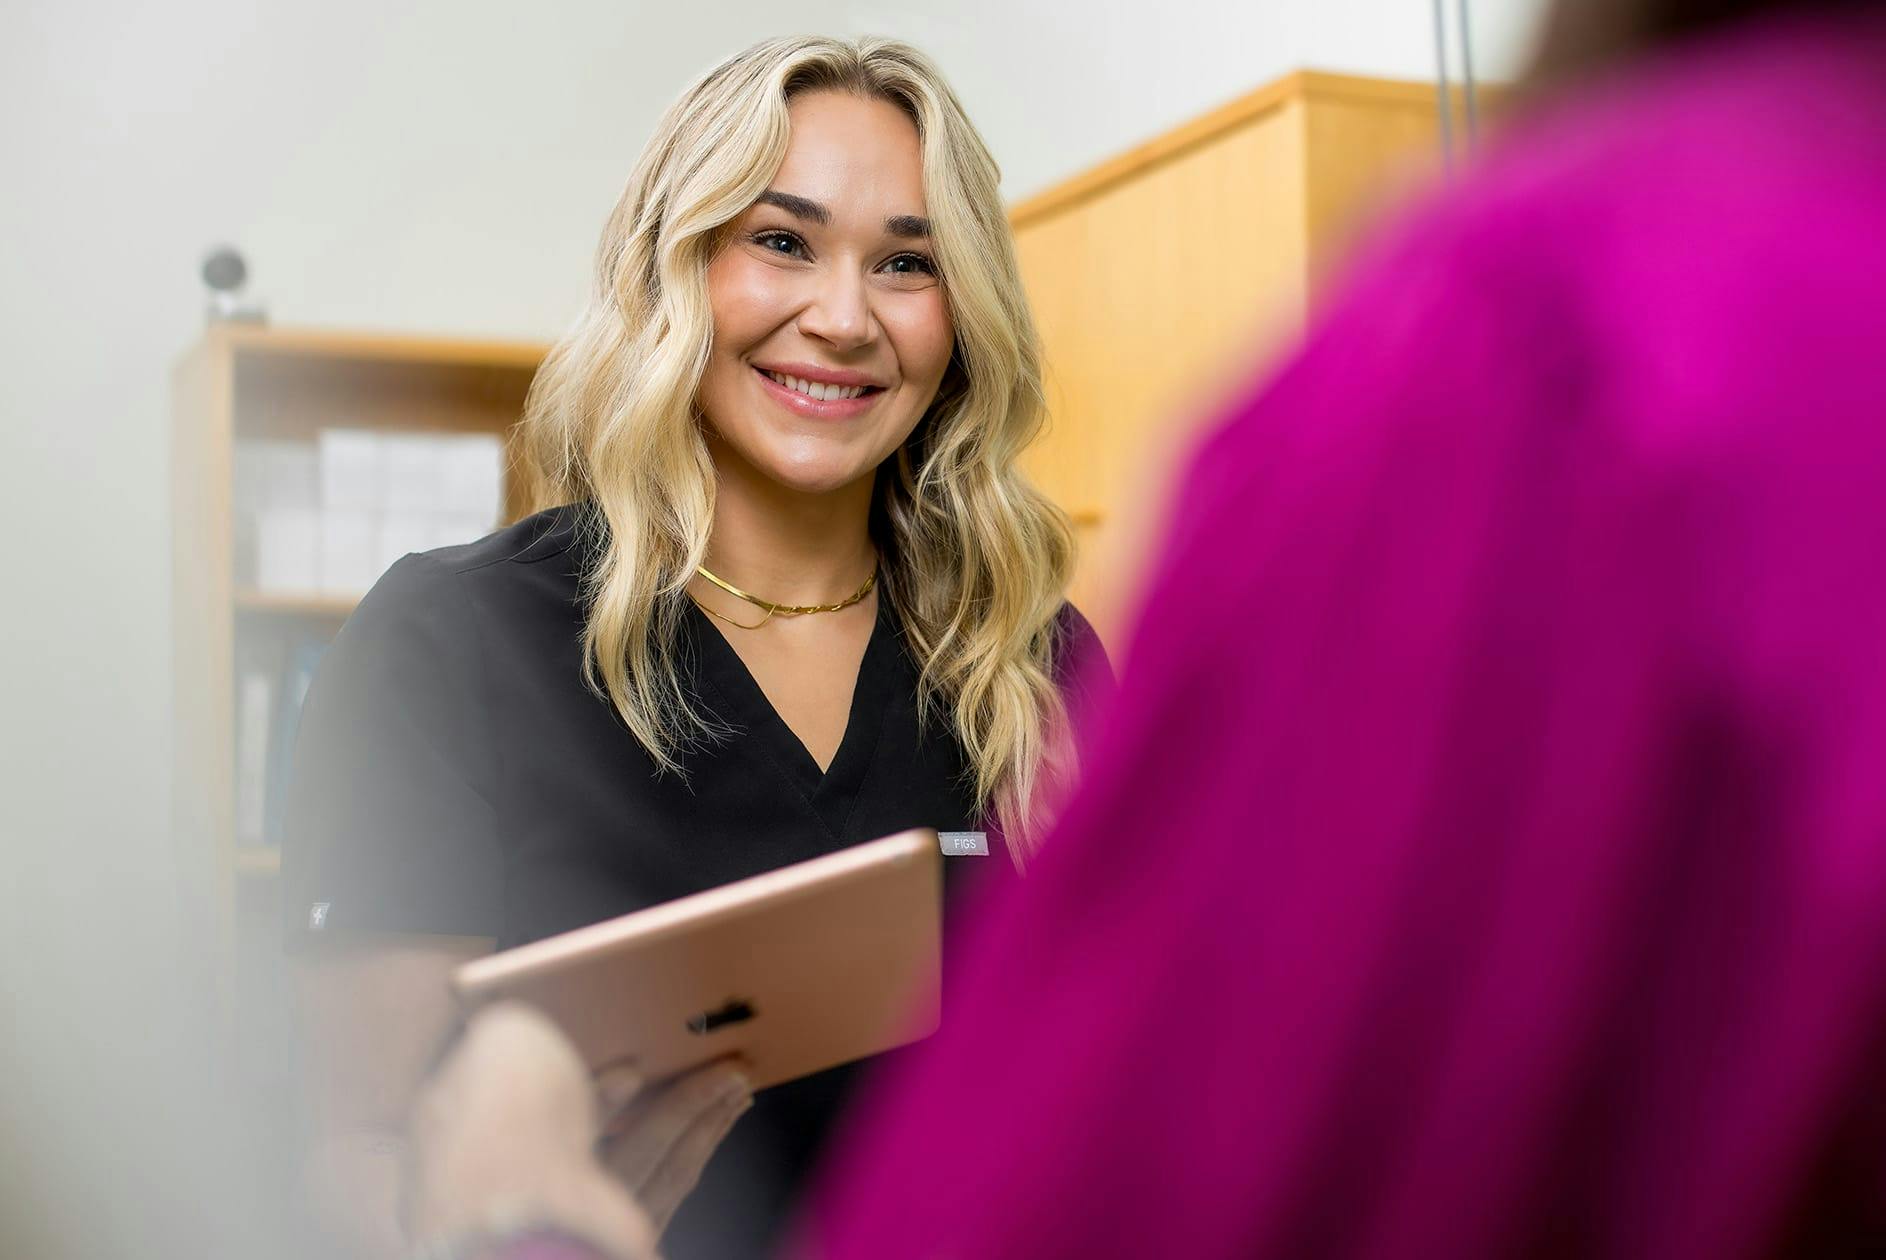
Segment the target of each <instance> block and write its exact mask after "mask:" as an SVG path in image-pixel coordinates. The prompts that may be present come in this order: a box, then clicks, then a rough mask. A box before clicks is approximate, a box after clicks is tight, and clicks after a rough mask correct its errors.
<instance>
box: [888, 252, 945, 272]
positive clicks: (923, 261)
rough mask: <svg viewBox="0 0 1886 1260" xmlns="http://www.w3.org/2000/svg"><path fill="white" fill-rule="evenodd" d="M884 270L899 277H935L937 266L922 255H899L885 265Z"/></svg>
mask: <svg viewBox="0 0 1886 1260" xmlns="http://www.w3.org/2000/svg"><path fill="white" fill-rule="evenodd" d="M884 270H886V271H888V272H890V273H891V274H892V275H897V276H934V275H935V274H936V264H935V263H933V262H931V261H930V260H929V259H928V258H926V257H924V256H923V255H922V254H899V255H897V257H895V258H892V259H890V260H888V261H887V262H886V263H885V264H884Z"/></svg>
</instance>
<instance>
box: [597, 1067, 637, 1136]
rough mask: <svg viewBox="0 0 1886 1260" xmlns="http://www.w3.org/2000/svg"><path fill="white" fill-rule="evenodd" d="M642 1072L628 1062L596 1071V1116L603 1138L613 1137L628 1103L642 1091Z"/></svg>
mask: <svg viewBox="0 0 1886 1260" xmlns="http://www.w3.org/2000/svg"><path fill="white" fill-rule="evenodd" d="M644 1083H645V1082H644V1081H643V1080H642V1074H641V1073H640V1072H638V1071H636V1069H635V1066H634V1065H633V1064H630V1063H616V1064H612V1065H611V1066H609V1067H606V1068H604V1069H603V1070H602V1071H600V1072H598V1073H596V1118H597V1122H598V1125H599V1127H600V1129H601V1131H602V1136H603V1137H605V1138H609V1137H614V1136H615V1135H616V1133H618V1132H619V1131H620V1129H619V1127H618V1126H619V1125H620V1123H621V1121H622V1120H623V1118H624V1116H625V1115H626V1114H627V1112H628V1110H629V1108H630V1105H631V1104H633V1103H634V1102H635V1100H636V1098H637V1097H638V1096H639V1095H640V1094H641V1092H642V1086H643V1084H644Z"/></svg>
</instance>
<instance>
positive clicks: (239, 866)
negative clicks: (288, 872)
mask: <svg viewBox="0 0 1886 1260" xmlns="http://www.w3.org/2000/svg"><path fill="white" fill-rule="evenodd" d="M281 873H282V851H281V850H280V849H260V848H243V849H237V850H236V874H238V875H245V876H248V877H249V878H251V879H255V878H272V877H274V876H276V875H280V874H281Z"/></svg>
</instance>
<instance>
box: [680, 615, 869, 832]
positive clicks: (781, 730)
mask: <svg viewBox="0 0 1886 1260" xmlns="http://www.w3.org/2000/svg"><path fill="white" fill-rule="evenodd" d="M688 620H689V625H690V626H691V627H692V629H693V633H694V639H695V642H696V644H697V645H698V647H699V651H698V654H697V657H696V659H697V660H698V661H699V668H700V672H701V678H702V680H703V681H704V682H705V683H706V684H707V685H708V687H710V688H711V689H712V690H713V692H714V693H715V695H716V697H717V698H718V699H719V700H720V701H721V704H720V706H719V712H718V714H717V716H719V717H720V718H721V719H722V720H723V721H725V722H726V723H727V724H728V725H730V726H731V727H733V728H734V730H733V733H732V735H731V739H732V741H734V743H735V744H738V743H748V744H750V745H751V746H752V747H753V748H754V749H755V750H756V751H757V752H758V753H759V754H760V755H761V756H762V757H763V758H764V759H765V760H766V761H768V762H770V763H771V765H772V767H773V769H774V771H775V772H776V773H778V774H779V775H780V776H782V777H783V778H784V779H785V780H786V781H787V783H788V784H789V785H790V786H791V787H792V789H793V790H794V792H795V793H796V794H797V795H798V796H799V797H800V799H802V800H803V801H804V802H805V803H806V805H807V806H808V807H810V808H811V810H812V812H813V813H815V814H816V815H818V818H819V821H820V822H821V823H823V824H824V826H825V828H826V830H827V831H828V832H829V833H830V834H831V836H832V838H833V839H834V840H838V839H842V838H843V835H844V831H845V824H846V822H847V820H848V819H849V818H850V817H851V809H852V806H853V805H854V804H855V803H856V802H857V799H858V792H859V789H860V788H862V787H863V786H864V781H865V777H866V775H867V774H868V773H869V772H870V769H871V763H872V761H873V759H874V758H875V755H876V753H877V747H878V740H879V736H880V734H881V733H882V730H883V726H884V720H885V715H886V714H887V713H888V711H889V709H890V704H889V701H890V699H891V691H892V688H894V687H895V685H896V677H895V676H896V673H897V670H896V656H897V653H898V644H897V624H896V619H895V617H894V616H893V615H892V612H891V607H890V600H889V599H888V598H887V597H886V596H885V593H884V592H883V591H882V590H880V591H879V593H878V607H877V620H876V622H875V623H874V624H873V625H872V627H871V638H870V640H869V641H868V642H867V643H866V644H865V648H864V656H863V657H862V658H861V659H860V660H859V662H858V677H857V680H856V682H854V683H853V685H852V689H851V712H850V714H849V716H848V717H847V719H846V722H845V734H844V738H843V739H841V740H840V741H839V744H838V751H837V752H836V753H834V754H833V756H832V764H831V766H830V767H829V768H827V769H825V770H820V769H819V763H818V761H817V759H816V758H814V757H813V756H812V753H811V752H810V750H808V749H807V748H806V746H805V745H804V744H803V743H801V742H800V740H799V737H798V736H797V735H795V734H793V730H792V728H791V727H790V726H788V725H786V720H785V719H784V718H782V717H780V716H779V711H778V710H777V709H775V708H774V707H773V702H772V701H770V700H768V699H767V698H766V692H765V691H764V690H762V689H761V687H760V684H759V680H757V679H756V678H754V677H753V672H752V671H751V670H749V669H748V668H747V665H746V662H745V661H743V660H741V659H740V654H739V653H738V652H736V651H734V648H733V644H731V643H729V642H728V641H727V636H726V635H724V634H722V633H721V631H720V627H718V626H716V625H715V624H714V623H713V622H712V621H711V620H709V619H708V617H707V614H705V613H703V612H702V611H701V610H700V609H699V608H698V607H695V606H694V604H693V603H692V601H690V602H689V605H688ZM726 747H730V746H726ZM710 755H711V754H710Z"/></svg>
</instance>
